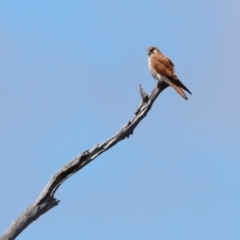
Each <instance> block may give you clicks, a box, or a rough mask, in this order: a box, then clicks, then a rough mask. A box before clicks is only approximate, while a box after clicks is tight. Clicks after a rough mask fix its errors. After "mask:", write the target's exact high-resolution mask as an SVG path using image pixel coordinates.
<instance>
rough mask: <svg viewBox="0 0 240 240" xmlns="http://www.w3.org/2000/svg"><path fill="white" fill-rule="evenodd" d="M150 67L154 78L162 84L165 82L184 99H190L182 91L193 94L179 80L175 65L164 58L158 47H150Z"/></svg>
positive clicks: (148, 51) (148, 50)
mask: <svg viewBox="0 0 240 240" xmlns="http://www.w3.org/2000/svg"><path fill="white" fill-rule="evenodd" d="M147 53H148V56H149V57H148V65H149V70H150V72H151V73H152V76H153V77H154V78H155V79H157V80H158V81H160V82H165V83H167V84H168V85H170V86H171V87H173V88H174V89H175V90H176V91H177V93H178V94H180V95H181V96H182V97H183V98H184V99H186V100H187V99H188V98H187V96H186V94H185V93H184V91H183V90H182V89H184V90H185V91H187V92H188V93H190V94H192V93H191V92H190V91H189V90H188V89H187V87H186V86H184V84H183V83H182V82H181V81H180V80H179V79H178V77H177V75H176V74H175V71H174V64H173V62H172V61H171V59H169V58H168V57H166V56H164V55H163V54H162V53H161V52H160V50H159V49H158V48H156V47H149V48H148V49H147Z"/></svg>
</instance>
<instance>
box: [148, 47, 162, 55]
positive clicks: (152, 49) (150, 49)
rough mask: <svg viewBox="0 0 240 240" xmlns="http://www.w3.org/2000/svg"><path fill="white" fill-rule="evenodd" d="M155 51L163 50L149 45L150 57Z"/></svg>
mask: <svg viewBox="0 0 240 240" xmlns="http://www.w3.org/2000/svg"><path fill="white" fill-rule="evenodd" d="M155 53H161V52H160V51H159V49H158V48H156V47H149V48H148V49H147V55H148V56H149V57H150V56H151V55H153V54H155Z"/></svg>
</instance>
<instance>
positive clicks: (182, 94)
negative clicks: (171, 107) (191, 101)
mask: <svg viewBox="0 0 240 240" xmlns="http://www.w3.org/2000/svg"><path fill="white" fill-rule="evenodd" d="M168 83H169V84H170V86H172V87H173V88H174V89H175V90H176V92H177V93H178V94H179V95H180V96H182V97H183V98H184V99H185V100H188V98H187V95H186V94H185V93H184V92H183V90H182V89H181V88H180V87H178V86H177V85H175V84H174V83H172V82H171V81H169V82H168Z"/></svg>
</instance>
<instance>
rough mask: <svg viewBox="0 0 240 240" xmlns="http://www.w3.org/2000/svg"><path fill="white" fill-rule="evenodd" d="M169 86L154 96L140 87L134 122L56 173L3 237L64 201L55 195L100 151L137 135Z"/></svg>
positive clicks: (9, 236)
mask: <svg viewBox="0 0 240 240" xmlns="http://www.w3.org/2000/svg"><path fill="white" fill-rule="evenodd" d="M167 87H168V85H166V84H164V83H162V84H161V85H157V86H156V87H155V88H154V89H153V91H152V93H151V94H150V96H148V95H147V94H146V93H145V92H144V91H143V88H142V87H141V85H140V86H139V88H140V94H141V98H142V101H141V103H140V106H139V107H138V109H137V111H136V112H135V116H134V118H133V119H132V120H131V121H128V123H127V124H126V125H125V126H123V127H122V129H121V130H120V131H119V132H118V133H117V134H115V135H114V136H113V137H111V138H110V139H108V140H107V141H106V142H104V143H100V144H97V145H96V146H95V147H94V148H92V149H90V150H86V151H84V152H83V153H81V154H80V155H79V156H78V157H76V158H74V159H73V160H72V161H70V162H69V163H67V164H66V165H65V166H63V167H62V168H61V169H60V170H59V171H58V172H56V173H55V174H54V176H53V177H52V179H51V180H50V182H49V183H48V184H47V185H46V187H45V188H44V189H43V191H42V193H41V194H40V196H39V197H38V198H37V200H36V201H35V202H34V203H33V204H32V205H31V206H30V207H28V208H27V209H26V210H25V211H24V212H23V213H22V214H21V215H20V216H19V217H18V218H17V219H16V220H15V221H14V222H13V223H12V224H11V225H10V227H9V228H8V229H7V231H6V232H5V233H4V234H3V235H2V237H1V238H0V240H12V239H15V238H16V237H17V236H18V235H19V234H20V233H21V232H22V231H23V230H24V229H25V228H26V227H27V226H28V225H29V224H31V223H32V222H33V221H35V220H36V219H37V218H39V217H40V216H41V215H43V214H44V213H46V212H47V211H48V210H50V209H52V208H53V207H55V206H57V205H58V203H59V202H60V200H56V199H55V198H54V194H55V192H56V191H57V189H58V188H59V187H60V186H61V184H62V183H63V182H64V181H65V180H67V179H68V178H69V177H71V176H72V175H73V174H74V173H76V172H77V171H79V170H80V169H81V168H83V167H84V166H86V165H87V164H88V163H90V162H91V161H92V160H94V159H95V158H97V157H98V156H99V155H100V154H102V153H103V152H105V151H107V150H108V149H110V148H111V147H113V146H114V145H115V144H117V143H118V142H120V141H121V140H123V139H125V138H126V137H127V138H129V137H130V135H131V134H133V130H134V129H135V128H136V127H137V125H138V124H139V122H140V121H141V120H142V119H143V118H144V117H145V116H146V115H147V113H148V111H149V110H150V109H151V107H152V104H153V103H154V101H155V100H156V98H157V97H158V95H159V94H160V93H161V92H162V91H163V90H164V89H165V88H167Z"/></svg>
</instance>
